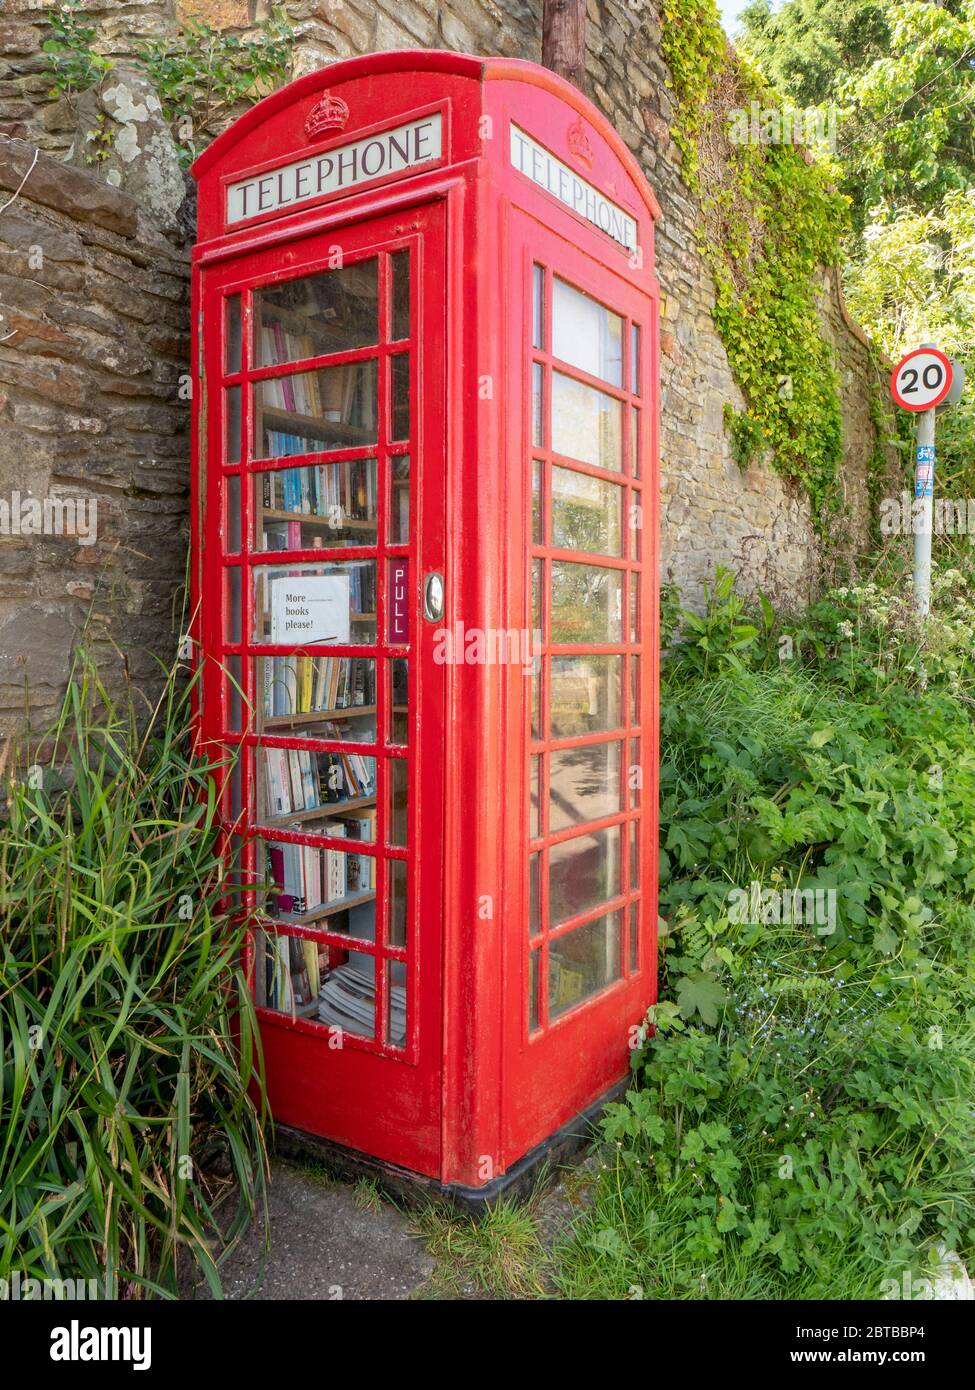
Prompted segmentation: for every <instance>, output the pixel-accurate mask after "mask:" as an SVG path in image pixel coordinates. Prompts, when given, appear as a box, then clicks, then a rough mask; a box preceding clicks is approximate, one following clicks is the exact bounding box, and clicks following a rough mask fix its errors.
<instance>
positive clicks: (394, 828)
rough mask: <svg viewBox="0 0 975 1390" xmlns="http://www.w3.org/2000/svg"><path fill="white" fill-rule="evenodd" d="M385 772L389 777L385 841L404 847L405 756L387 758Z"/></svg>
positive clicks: (405, 825) (406, 797) (406, 813)
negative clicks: (387, 819) (387, 820)
mask: <svg viewBox="0 0 975 1390" xmlns="http://www.w3.org/2000/svg"><path fill="white" fill-rule="evenodd" d="M386 772H387V776H388V778H389V803H388V810H389V829H388V831H387V834H386V843H387V844H388V845H392V846H395V847H396V848H397V849H406V839H407V830H408V823H409V814H408V812H409V785H408V783H409V765H408V763H407V762H406V759H405V758H387V760H386Z"/></svg>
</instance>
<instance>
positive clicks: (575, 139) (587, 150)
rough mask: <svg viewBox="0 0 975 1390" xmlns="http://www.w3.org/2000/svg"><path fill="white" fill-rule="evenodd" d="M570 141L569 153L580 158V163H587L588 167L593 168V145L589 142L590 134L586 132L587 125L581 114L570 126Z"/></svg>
mask: <svg viewBox="0 0 975 1390" xmlns="http://www.w3.org/2000/svg"><path fill="white" fill-rule="evenodd" d="M568 142H569V153H570V154H571V155H573V156H574V157H575V158H576V159H578V160H579V161H580V163H582V164H585V165H586V167H587V168H589V169H591V168H592V145H591V144H590V142H589V136H588V135H587V133H586V127H585V126H584V125H583V123H582V117H581V116H579V117H578V118H577V119H576V120H575V121H573V122H572V124H571V125H570V126H569V133H568Z"/></svg>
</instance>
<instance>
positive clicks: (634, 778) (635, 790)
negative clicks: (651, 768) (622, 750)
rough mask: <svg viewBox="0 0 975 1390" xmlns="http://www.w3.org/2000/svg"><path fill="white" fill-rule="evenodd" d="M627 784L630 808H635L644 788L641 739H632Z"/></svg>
mask: <svg viewBox="0 0 975 1390" xmlns="http://www.w3.org/2000/svg"><path fill="white" fill-rule="evenodd" d="M626 784H627V786H628V787H629V789H630V796H629V804H630V809H631V810H632V809H635V808H636V807H637V806H639V804H640V792H641V791H642V789H643V766H642V764H641V762H640V740H639V739H638V738H631V739H630V764H629V767H628V768H627V772H626Z"/></svg>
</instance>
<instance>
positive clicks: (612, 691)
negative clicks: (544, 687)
mask: <svg viewBox="0 0 975 1390" xmlns="http://www.w3.org/2000/svg"><path fill="white" fill-rule="evenodd" d="M549 705H550V715H551V720H552V724H551V736H552V738H575V737H577V736H578V735H579V734H599V733H608V732H609V731H610V730H611V729H618V728H619V727H620V726H621V724H622V722H623V658H622V657H621V656H553V657H552V685H551V693H550V695H549Z"/></svg>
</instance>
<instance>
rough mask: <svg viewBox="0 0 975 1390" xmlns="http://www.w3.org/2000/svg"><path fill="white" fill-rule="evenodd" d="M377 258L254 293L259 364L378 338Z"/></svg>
mask: <svg viewBox="0 0 975 1390" xmlns="http://www.w3.org/2000/svg"><path fill="white" fill-rule="evenodd" d="M377 267H378V261H377V260H376V258H375V257H373V258H372V259H371V260H368V261H360V262H358V263H357V264H355V265H347V266H342V267H341V268H340V269H336V270H327V271H323V272H322V273H320V274H317V275H303V276H301V277H300V278H298V279H295V280H285V281H282V282H281V283H279V284H277V285H268V286H265V288H263V289H260V290H256V291H255V293H254V363H255V366H258V367H272V366H278V365H279V364H280V363H282V362H300V361H302V360H303V359H305V358H307V357H324V356H325V355H326V354H328V353H332V352H348V351H350V350H351V349H353V348H362V347H370V346H371V345H372V344H373V343H376V342H378V341H379V314H378V305H379V279H378V273H377Z"/></svg>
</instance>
